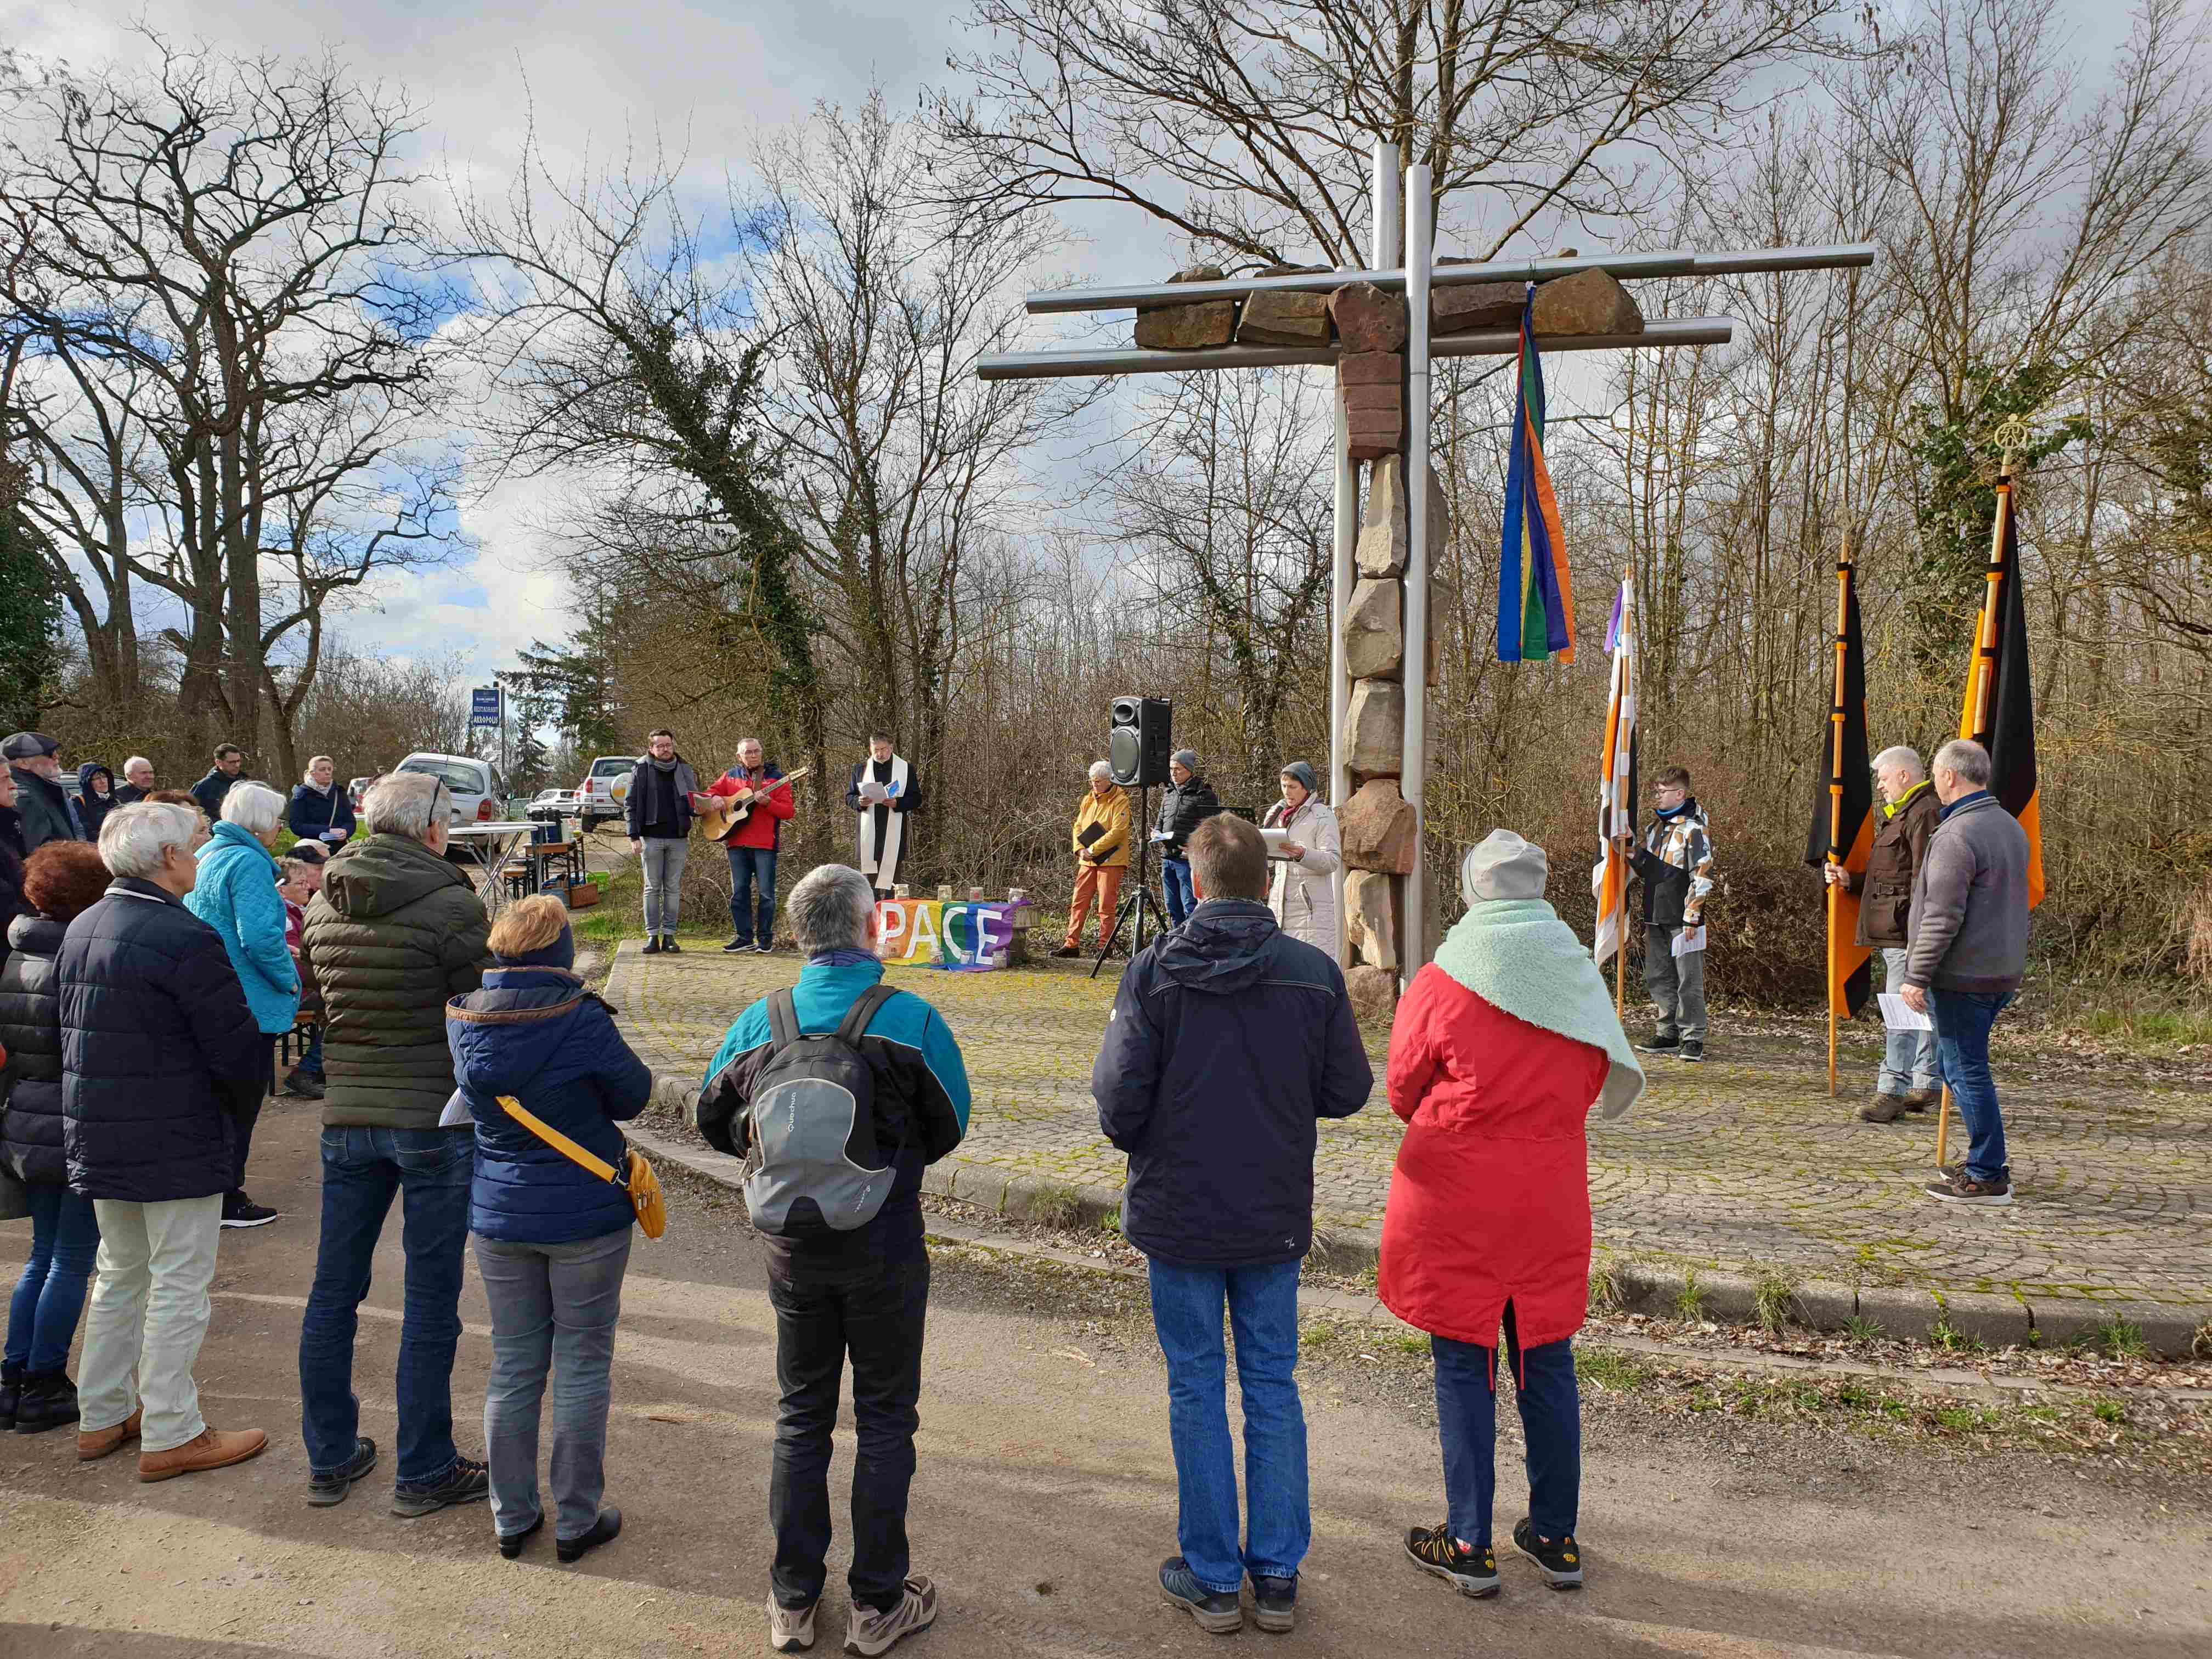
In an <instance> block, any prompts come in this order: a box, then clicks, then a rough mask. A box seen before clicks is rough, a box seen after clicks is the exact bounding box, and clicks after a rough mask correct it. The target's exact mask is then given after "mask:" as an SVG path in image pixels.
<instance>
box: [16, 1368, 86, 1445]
mask: <svg viewBox="0 0 2212 1659" xmlns="http://www.w3.org/2000/svg"><path fill="white" fill-rule="evenodd" d="M76 1420H77V1410H76V1383H72V1382H70V1379H69V1373H68V1372H67V1371H27V1372H25V1373H24V1376H23V1392H22V1395H21V1398H20V1399H19V1400H18V1401H16V1402H15V1432H16V1433H18V1434H43V1433H44V1432H46V1430H48V1429H58V1428H62V1427H64V1426H65V1425H69V1424H71V1423H74V1422H76Z"/></svg>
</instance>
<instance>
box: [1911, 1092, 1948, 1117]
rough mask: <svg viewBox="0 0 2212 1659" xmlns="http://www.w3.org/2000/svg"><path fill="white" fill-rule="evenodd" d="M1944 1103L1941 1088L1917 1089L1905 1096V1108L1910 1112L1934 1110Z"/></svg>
mask: <svg viewBox="0 0 2212 1659" xmlns="http://www.w3.org/2000/svg"><path fill="white" fill-rule="evenodd" d="M1942 1103H1943V1091H1942V1090H1941V1089H1915V1090H1913V1091H1911V1093H1909V1094H1907V1095H1906V1096H1905V1110H1906V1111H1908V1112H1932V1111H1934V1110H1935V1109H1936V1108H1937V1107H1938V1106H1940V1105H1942Z"/></svg>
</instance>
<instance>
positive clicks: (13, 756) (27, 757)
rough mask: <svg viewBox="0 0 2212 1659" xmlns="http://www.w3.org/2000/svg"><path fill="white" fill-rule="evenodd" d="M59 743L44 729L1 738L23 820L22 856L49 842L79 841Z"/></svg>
mask: <svg viewBox="0 0 2212 1659" xmlns="http://www.w3.org/2000/svg"><path fill="white" fill-rule="evenodd" d="M61 747H62V746H61V744H58V743H56V742H55V741H54V740H53V739H52V738H50V737H48V736H47V735H46V733H45V732H13V733H11V734H10V735H9V737H8V738H5V739H4V740H0V757H4V758H5V759H6V761H7V763H8V769H9V771H10V772H11V773H13V774H14V775H15V810H16V811H18V812H19V813H21V815H22V819H23V855H24V856H25V857H26V858H27V857H29V856H30V855H31V854H33V853H35V852H37V851H38V850H39V848H41V847H44V846H45V845H46V843H47V842H50V841H82V840H83V839H84V836H83V834H82V832H81V831H80V830H79V829H78V828H77V822H76V814H75V813H74V812H72V811H70V798H69V793H68V791H66V790H64V788H63V787H62V763H61V762H60V761H59V760H58V758H57V757H58V755H59V754H60V753H61Z"/></svg>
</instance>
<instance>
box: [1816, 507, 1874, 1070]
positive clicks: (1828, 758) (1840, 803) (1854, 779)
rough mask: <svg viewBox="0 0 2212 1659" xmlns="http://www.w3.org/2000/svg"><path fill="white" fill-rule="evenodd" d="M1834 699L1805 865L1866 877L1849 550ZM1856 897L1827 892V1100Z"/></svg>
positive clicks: (1858, 954)
mask: <svg viewBox="0 0 2212 1659" xmlns="http://www.w3.org/2000/svg"><path fill="white" fill-rule="evenodd" d="M1834 647H1835V678H1834V681H1833V684H1834V695H1833V696H1832V697H1831V698H1830V700H1829V705H1828V719H1827V723H1826V726H1825V727H1824V728H1823V730H1822V732H1821V739H1822V741H1821V750H1822V756H1821V758H1822V760H1823V762H1824V764H1823V766H1822V768H1821V770H1822V771H1823V772H1824V773H1825V774H1826V785H1825V787H1823V789H1822V790H1821V792H1820V795H1819V796H1818V797H1817V798H1816V799H1815V800H1814V808H1813V828H1812V830H1811V832H1810V833H1809V834H1808V836H1806V840H1805V862H1806V863H1808V864H1810V865H1814V866H1822V865H1830V864H1833V865H1840V866H1842V867H1843V868H1844V869H1845V870H1847V871H1849V872H1850V873H1851V874H1853V875H1855V876H1856V875H1863V874H1864V873H1865V871H1866V863H1867V854H1868V853H1869V850H1871V848H1873V846H1874V778H1873V772H1872V768H1871V765H1870V763H1869V761H1868V758H1867V725H1866V642H1865V640H1864V637H1863V635H1862V634H1861V632H1860V629H1859V595H1858V585H1857V572H1856V570H1855V569H1854V568H1853V566H1852V563H1851V554H1850V544H1849V543H1846V544H1844V551H1843V555H1842V556H1841V557H1840V558H1838V560H1837V561H1836V632H1835V635H1834ZM1858 931H1859V900H1858V895H1857V894H1856V893H1854V892H1852V891H1851V890H1850V889H1849V888H1848V887H1846V886H1844V885H1843V884H1840V883H1833V882H1832V883H1830V884H1829V886H1828V1097H1829V1098H1830V1099H1834V1098H1835V1094H1836V1022H1837V1021H1838V1019H1850V1018H1852V1017H1853V1016H1854V1015H1856V1014H1857V1012H1858V1011H1859V1010H1860V1009H1861V1008H1863V1007H1864V1006H1866V1000H1867V994H1868V993H1869V990H1870V989H1871V988H1872V985H1873V981H1872V976H1871V975H1870V973H1869V969H1868V966H1867V963H1868V959H1869V957H1871V956H1872V955H1873V952H1872V951H1869V949H1868V948H1867V947H1866V946H1865V945H1861V944H1859V943H1858Z"/></svg>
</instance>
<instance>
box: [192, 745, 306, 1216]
mask: <svg viewBox="0 0 2212 1659" xmlns="http://www.w3.org/2000/svg"><path fill="white" fill-rule="evenodd" d="M283 822H284V798H283V796H282V795H280V794H278V793H276V791H275V790H274V789H271V788H270V787H269V786H268V785H267V784H265V783H241V784H239V785H237V786H235V787H233V788H232V790H231V792H230V793H228V795H226V796H224V797H223V802H222V819H221V821H220V822H218V823H216V826H215V833H214V834H213V835H212V836H210V838H209V840H208V843H207V845H206V846H204V847H203V848H200V850H199V866H200V870H199V879H198V881H197V883H195V884H194V885H193V887H192V890H191V893H189V894H188V895H186V896H185V908H187V909H189V910H191V913H192V914H193V915H196V916H197V917H198V918H199V919H200V920H201V921H204V922H205V923H207V925H208V926H209V927H212V928H214V929H215V931H216V933H218V934H220V935H221V936H222V946H223V949H224V950H225V951H228V953H229V956H230V965H231V967H232V968H233V969H235V970H236V971H237V974H238V982H239V984H240V987H243V988H244V990H245V992H246V1006H247V1007H248V1008H249V1009H251V1010H252V1013H253V1023H254V1024H255V1025H256V1026H258V1028H259V1030H260V1031H261V1035H262V1036H263V1037H264V1038H265V1039H266V1040H267V1046H266V1047H265V1048H264V1049H263V1051H262V1056H261V1064H260V1069H259V1074H258V1076H255V1077H248V1078H239V1079H234V1082H235V1086H236V1100H237V1106H236V1110H237V1114H238V1164H237V1168H236V1170H235V1171H234V1175H233V1178H232V1181H231V1189H230V1191H229V1192H228V1194H225V1195H224V1197H223V1200H222V1225H224V1226H226V1227H259V1226H263V1225H266V1224H267V1223H269V1222H271V1221H274V1220H275V1219H276V1211H274V1210H272V1209H270V1208H269V1207H268V1206H265V1205H261V1204H256V1203H254V1202H253V1200H251V1199H249V1198H248V1197H246V1154H247V1153H248V1152H250V1151H251V1150H252V1142H253V1124H254V1120H255V1119H257V1118H258V1117H259V1116H260V1115H261V1101H262V1097H264V1096H265V1095H266V1094H267V1093H268V1092H269V1080H270V1074H271V1073H272V1071H273V1070H274V1066H275V1060H276V1039H277V1037H278V1036H282V1035H283V1033H284V1032H286V1031H289V1030H291V1029H292V1021H293V1018H294V1017H295V1015H297V1014H298V1013H299V1012H300V975H299V972H298V970H297V969H295V968H294V967H293V965H292V953H291V951H289V949H287V948H286V946H285V944H284V897H283V894H281V893H279V892H278V891H277V890H276V882H277V870H276V858H275V857H274V855H273V854H271V853H270V844H271V843H272V842H274V841H275V840H276V832H277V830H278V829H280V828H281V827H282V826H283Z"/></svg>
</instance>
